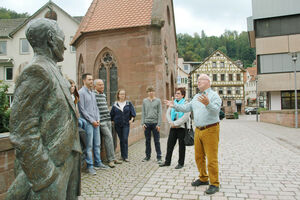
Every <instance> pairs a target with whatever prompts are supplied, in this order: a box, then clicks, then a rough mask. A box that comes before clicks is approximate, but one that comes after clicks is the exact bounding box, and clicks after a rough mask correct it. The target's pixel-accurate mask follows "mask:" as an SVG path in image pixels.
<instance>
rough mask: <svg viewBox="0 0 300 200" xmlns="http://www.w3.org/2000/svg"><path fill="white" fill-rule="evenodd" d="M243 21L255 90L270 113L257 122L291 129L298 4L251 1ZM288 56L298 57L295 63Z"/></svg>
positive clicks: (293, 0) (299, 48)
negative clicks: (252, 54)
mask: <svg viewBox="0 0 300 200" xmlns="http://www.w3.org/2000/svg"><path fill="white" fill-rule="evenodd" d="M270 5H272V6H270ZM247 21H248V35H249V40H250V45H251V47H253V48H256V58H257V73H258V83H257V84H258V85H257V89H258V91H259V92H266V93H267V105H268V109H269V110H270V111H265V112H263V113H262V114H261V121H264V122H270V123H276V124H282V125H285V126H291V127H292V126H294V125H295V114H293V113H295V112H294V111H293V109H295V92H294V90H295V87H296V88H297V90H298V102H297V103H298V108H299V106H300V91H299V88H300V73H299V71H300V53H299V52H300V23H299V21H300V1H298V0H289V1H285V0H252V16H251V17H249V18H248V19H247ZM291 53H296V55H298V60H297V61H296V62H295V63H294V62H293V60H292V56H291ZM295 68H296V69H297V72H296V73H295V72H294V71H295ZM295 74H296V77H297V78H296V80H298V81H297V85H296V86H295V76H294V75H295ZM298 120H299V117H298Z"/></svg>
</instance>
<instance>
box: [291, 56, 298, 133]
mask: <svg viewBox="0 0 300 200" xmlns="http://www.w3.org/2000/svg"><path fill="white" fill-rule="evenodd" d="M292 60H293V62H294V65H295V70H294V76H295V128H298V108H297V107H298V106H297V69H296V68H297V65H296V62H297V52H293V53H292Z"/></svg>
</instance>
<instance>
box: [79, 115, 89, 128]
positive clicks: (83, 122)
mask: <svg viewBox="0 0 300 200" xmlns="http://www.w3.org/2000/svg"><path fill="white" fill-rule="evenodd" d="M87 123H88V122H87V121H86V120H85V119H83V118H81V117H79V118H78V127H80V128H82V129H83V130H85V128H86V124H87Z"/></svg>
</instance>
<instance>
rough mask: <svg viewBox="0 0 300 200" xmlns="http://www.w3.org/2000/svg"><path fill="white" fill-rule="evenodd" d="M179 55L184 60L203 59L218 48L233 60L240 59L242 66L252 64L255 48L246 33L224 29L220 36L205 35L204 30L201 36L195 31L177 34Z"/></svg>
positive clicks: (245, 66)
mask: <svg viewBox="0 0 300 200" xmlns="http://www.w3.org/2000/svg"><path fill="white" fill-rule="evenodd" d="M177 44H178V53H179V57H181V58H183V59H184V60H185V61H203V60H204V59H205V58H207V57H208V56H209V55H210V54H212V53H213V52H214V51H215V50H217V49H218V50H220V51H222V52H223V53H224V54H226V55H227V56H228V57H229V58H231V59H233V60H241V61H242V62H243V64H244V68H247V67H250V66H252V63H253V61H254V60H255V57H256V56H255V49H252V48H250V44H249V40H248V33H247V32H242V33H240V34H238V32H237V31H229V30H225V32H224V33H223V34H222V35H221V36H220V37H216V36H210V37H207V36H206V35H205V33H204V31H202V32H201V36H199V34H198V33H195V34H194V36H190V35H189V34H177Z"/></svg>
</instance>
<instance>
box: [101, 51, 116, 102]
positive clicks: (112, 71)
mask: <svg viewBox="0 0 300 200" xmlns="http://www.w3.org/2000/svg"><path fill="white" fill-rule="evenodd" d="M99 78H100V79H102V80H103V82H104V86H105V88H104V93H105V94H106V97H107V103H108V104H109V105H112V104H113V103H114V102H115V101H116V94H117V91H118V67H117V62H116V59H115V58H114V56H113V54H112V52H111V51H108V50H105V51H104V52H103V53H102V54H101V56H100V66H99Z"/></svg>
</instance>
